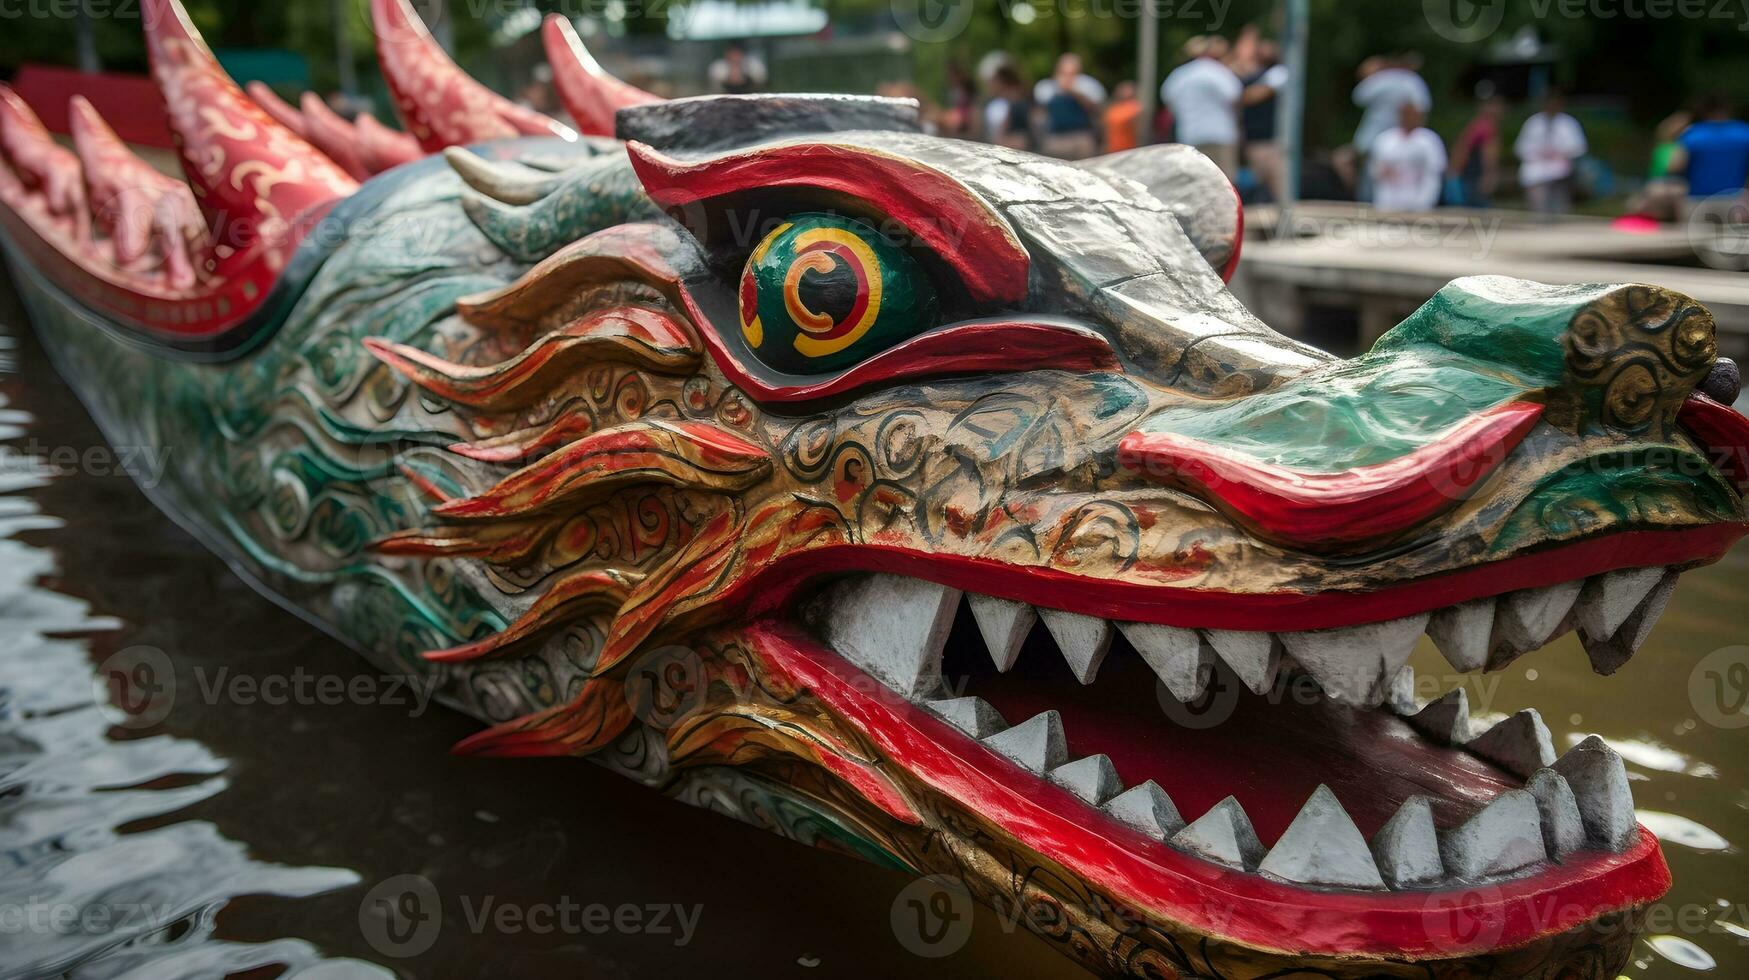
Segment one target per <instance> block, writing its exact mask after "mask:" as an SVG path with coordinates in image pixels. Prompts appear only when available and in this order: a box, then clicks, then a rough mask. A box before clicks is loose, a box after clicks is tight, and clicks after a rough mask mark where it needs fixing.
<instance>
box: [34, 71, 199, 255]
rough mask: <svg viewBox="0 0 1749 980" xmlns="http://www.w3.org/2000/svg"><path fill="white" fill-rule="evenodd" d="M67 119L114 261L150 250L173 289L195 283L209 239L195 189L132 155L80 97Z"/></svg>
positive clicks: (79, 96) (93, 212)
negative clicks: (198, 258)
mask: <svg viewBox="0 0 1749 980" xmlns="http://www.w3.org/2000/svg"><path fill="white" fill-rule="evenodd" d="M68 118H69V124H70V128H71V129H72V133H73V146H74V147H75V148H76V149H77V150H78V152H79V159H80V160H81V161H83V162H84V164H85V166H84V171H85V189H86V194H87V196H88V198H89V199H90V202H91V212H92V215H93V217H95V218H96V219H97V223H98V225H99V226H100V227H102V228H103V229H104V230H105V231H106V232H107V233H108V235H109V237H110V240H111V242H112V245H113V247H114V249H115V260H116V262H118V263H119V264H121V265H128V264H131V263H134V262H138V261H139V260H140V259H141V258H143V257H145V256H147V255H148V254H152V255H155V256H156V257H157V258H158V260H159V261H160V262H161V263H162V264H163V271H164V278H165V281H166V282H167V283H168V284H169V285H170V286H171V287H172V288H174V289H185V288H187V287H188V286H190V285H193V283H194V278H195V276H194V256H195V255H196V254H198V253H199V252H200V251H202V250H203V249H204V248H205V246H206V242H207V232H206V222H205V221H203V220H201V216H200V206H199V205H198V204H196V203H195V201H194V193H193V192H192V191H190V190H189V189H188V185H187V184H184V183H183V182H182V181H180V180H177V179H175V178H173V177H167V176H165V175H164V174H161V173H159V172H158V171H157V170H156V169H154V168H153V167H152V165H151V164H149V163H147V162H146V161H144V160H141V159H140V158H139V157H137V156H135V155H134V153H133V151H132V150H130V149H128V146H127V144H126V143H123V142H122V141H121V137H119V136H117V135H116V134H115V130H113V129H111V128H109V124H108V123H106V122H104V120H103V117H102V116H101V115H99V114H98V112H97V110H96V108H94V107H93V106H92V105H91V103H90V102H87V101H86V100H85V97H84V96H82V95H75V96H73V99H72V102H71V103H70V112H69V114H68Z"/></svg>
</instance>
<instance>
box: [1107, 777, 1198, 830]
mask: <svg viewBox="0 0 1749 980" xmlns="http://www.w3.org/2000/svg"><path fill="white" fill-rule="evenodd" d="M1105 810H1106V812H1107V813H1110V814H1111V815H1112V816H1114V817H1116V818H1117V819H1119V820H1122V821H1123V822H1124V823H1127V824H1129V825H1130V826H1131V827H1134V828H1136V829H1137V830H1139V831H1141V832H1142V833H1144V834H1147V835H1148V836H1149V837H1152V838H1154V839H1155V840H1165V839H1166V838H1168V837H1171V836H1172V835H1173V834H1176V833H1178V832H1179V831H1180V830H1183V829H1184V817H1182V816H1180V815H1179V813H1178V805H1177V804H1175V803H1173V802H1172V797H1170V796H1167V795H1166V791H1165V790H1163V789H1161V788H1160V784H1158V783H1156V782H1154V781H1153V780H1152V779H1150V780H1148V781H1147V782H1145V783H1142V784H1141V785H1140V786H1132V787H1130V788H1129V789H1127V790H1124V791H1123V792H1122V793H1120V794H1118V795H1117V796H1114V797H1112V799H1111V801H1110V802H1108V803H1106V804H1105Z"/></svg>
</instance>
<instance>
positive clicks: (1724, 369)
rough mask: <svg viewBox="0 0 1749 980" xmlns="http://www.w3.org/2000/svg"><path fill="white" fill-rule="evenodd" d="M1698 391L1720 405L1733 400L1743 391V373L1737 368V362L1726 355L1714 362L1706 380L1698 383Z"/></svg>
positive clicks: (1727, 403)
mask: <svg viewBox="0 0 1749 980" xmlns="http://www.w3.org/2000/svg"><path fill="white" fill-rule="evenodd" d="M1700 392H1701V394H1703V395H1705V396H1707V397H1708V398H1711V399H1712V400H1713V401H1716V402H1718V403H1719V404H1721V405H1729V404H1732V403H1733V402H1735V401H1736V400H1737V396H1738V395H1740V394H1742V393H1743V374H1742V372H1741V371H1739V370H1738V369H1737V362H1736V361H1733V360H1731V359H1730V358H1728V357H1721V358H1719V359H1718V361H1716V362H1714V364H1713V369H1712V370H1711V371H1708V372H1707V376H1706V380H1704V381H1702V382H1701V383H1700Z"/></svg>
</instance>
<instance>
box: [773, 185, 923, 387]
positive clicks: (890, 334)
mask: <svg viewBox="0 0 1749 980" xmlns="http://www.w3.org/2000/svg"><path fill="white" fill-rule="evenodd" d="M936 319H937V311H936V303H935V292H934V290H932V289H931V288H930V286H929V280H928V279H927V278H926V276H925V273H924V272H923V270H922V268H920V267H919V266H918V265H917V261H916V260H915V259H913V258H912V257H911V256H909V255H907V254H905V252H904V251H903V250H901V249H900V248H899V247H898V246H896V245H894V244H893V243H892V242H890V241H888V240H887V239H886V238H884V237H883V236H882V235H881V234H880V233H879V232H877V231H875V229H873V228H871V227H869V226H868V225H867V224H865V223H863V222H861V221H857V220H856V219H854V218H842V217H838V216H836V215H830V214H800V215H795V216H794V217H792V218H790V220H788V221H786V222H785V223H783V224H781V225H779V226H778V227H777V228H775V229H774V230H772V232H771V233H770V234H768V235H766V236H765V239H764V240H763V241H761V242H760V243H759V246H758V247H757V248H755V249H754V250H753V254H752V255H750V256H748V257H747V268H746V269H745V270H744V271H743V272H742V273H741V335H742V336H743V337H744V338H746V341H747V346H748V347H751V348H752V349H753V352H754V353H755V354H756V355H757V356H758V357H759V359H760V360H761V361H763V362H764V363H765V364H766V365H768V366H770V367H772V368H774V369H776V370H779V371H783V372H785V373H788V374H820V373H823V372H827V371H837V370H841V369H843V368H847V367H850V366H851V365H853V364H856V363H858V362H859V361H862V360H864V359H865V358H867V357H869V356H870V355H873V354H877V353H879V352H881V351H883V350H885V349H887V348H888V347H891V346H892V345H894V344H896V343H898V342H899V341H901V340H904V339H906V338H908V337H911V336H914V335H915V334H917V333H919V332H921V331H923V330H926V329H928V328H929V327H932V326H934V325H935V322H936Z"/></svg>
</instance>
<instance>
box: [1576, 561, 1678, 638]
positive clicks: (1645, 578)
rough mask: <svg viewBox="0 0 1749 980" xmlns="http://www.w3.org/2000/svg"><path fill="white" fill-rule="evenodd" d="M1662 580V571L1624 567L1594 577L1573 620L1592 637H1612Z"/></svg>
mask: <svg viewBox="0 0 1749 980" xmlns="http://www.w3.org/2000/svg"><path fill="white" fill-rule="evenodd" d="M1663 577H1664V569H1663V568H1624V569H1622V570H1620V571H1616V572H1605V573H1604V574H1602V575H1593V576H1592V577H1591V581H1589V582H1586V583H1585V588H1584V590H1583V591H1581V592H1580V593H1579V601H1578V602H1576V603H1574V604H1573V619H1574V621H1576V622H1577V623H1578V624H1579V628H1580V629H1582V630H1584V631H1585V632H1586V633H1587V634H1589V635H1591V636H1594V637H1597V638H1598V639H1607V638H1609V637H1612V636H1614V635H1615V631H1616V630H1619V629H1621V625H1622V624H1623V623H1625V622H1627V621H1628V617H1629V616H1632V615H1633V614H1634V611H1635V610H1637V609H1639V608H1640V603H1641V602H1644V601H1645V599H1646V596H1647V595H1649V594H1650V593H1651V591H1652V590H1653V589H1654V588H1656V587H1657V585H1658V582H1659V580H1661V579H1663Z"/></svg>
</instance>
